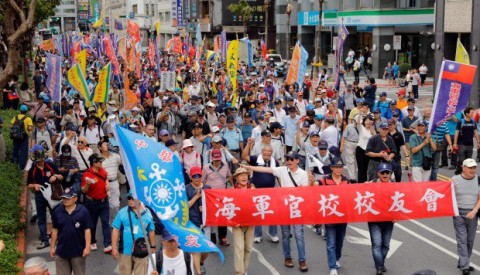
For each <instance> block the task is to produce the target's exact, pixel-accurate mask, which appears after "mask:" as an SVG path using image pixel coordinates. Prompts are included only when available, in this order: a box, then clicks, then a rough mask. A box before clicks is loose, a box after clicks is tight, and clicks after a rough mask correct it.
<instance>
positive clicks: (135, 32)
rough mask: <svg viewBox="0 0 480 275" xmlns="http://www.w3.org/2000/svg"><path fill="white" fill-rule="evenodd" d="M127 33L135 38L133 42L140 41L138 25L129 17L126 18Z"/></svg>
mask: <svg viewBox="0 0 480 275" xmlns="http://www.w3.org/2000/svg"><path fill="white" fill-rule="evenodd" d="M127 33H128V35H130V37H132V38H133V39H134V40H135V43H136V42H140V27H139V26H138V24H137V23H135V22H133V21H132V20H130V19H127Z"/></svg>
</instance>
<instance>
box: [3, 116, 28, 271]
mask: <svg viewBox="0 0 480 275" xmlns="http://www.w3.org/2000/svg"><path fill="white" fill-rule="evenodd" d="M16 114H18V111H14V110H7V111H0V116H1V117H2V118H3V120H4V127H3V136H4V137H5V143H6V149H7V159H8V158H9V157H11V154H12V141H11V139H10V138H9V132H10V120H11V119H12V118H13V117H14V116H15V115H16ZM0 189H1V190H2V192H0V202H1V203H0V239H1V240H4V241H5V247H6V248H5V250H4V251H3V252H2V253H0V274H18V268H17V262H18V259H19V258H20V257H21V254H20V252H19V251H18V250H17V242H16V237H17V233H18V232H19V231H20V230H21V229H22V228H23V227H24V224H22V223H21V222H20V216H21V212H22V207H21V206H20V196H21V194H22V190H23V185H22V174H21V172H20V171H19V169H18V165H15V164H12V163H10V162H8V161H7V162H5V163H2V164H0Z"/></svg>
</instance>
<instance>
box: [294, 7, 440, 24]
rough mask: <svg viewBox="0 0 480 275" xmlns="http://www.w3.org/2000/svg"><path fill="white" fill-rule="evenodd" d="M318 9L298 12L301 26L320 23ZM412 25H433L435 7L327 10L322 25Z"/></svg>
mask: <svg viewBox="0 0 480 275" xmlns="http://www.w3.org/2000/svg"><path fill="white" fill-rule="evenodd" d="M318 14H319V12H318V11H310V12H301V13H299V14H298V22H297V23H298V25H299V26H316V25H318ZM342 22H343V24H345V26H357V27H359V26H368V27H378V26H398V25H402V26H412V25H416V26H417V25H433V23H434V22H435V14H434V9H411V10H410V9H408V10H356V11H342V12H337V11H326V12H324V13H323V17H322V26H339V25H341V24H342Z"/></svg>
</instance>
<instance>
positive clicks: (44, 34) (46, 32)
mask: <svg viewBox="0 0 480 275" xmlns="http://www.w3.org/2000/svg"><path fill="white" fill-rule="evenodd" d="M38 35H39V36H40V38H41V39H42V40H47V39H50V38H52V31H51V30H50V29H41V30H39V31H38Z"/></svg>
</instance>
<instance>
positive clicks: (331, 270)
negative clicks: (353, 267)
mask: <svg viewBox="0 0 480 275" xmlns="http://www.w3.org/2000/svg"><path fill="white" fill-rule="evenodd" d="M330 275H338V272H337V270H336V269H330Z"/></svg>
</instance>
